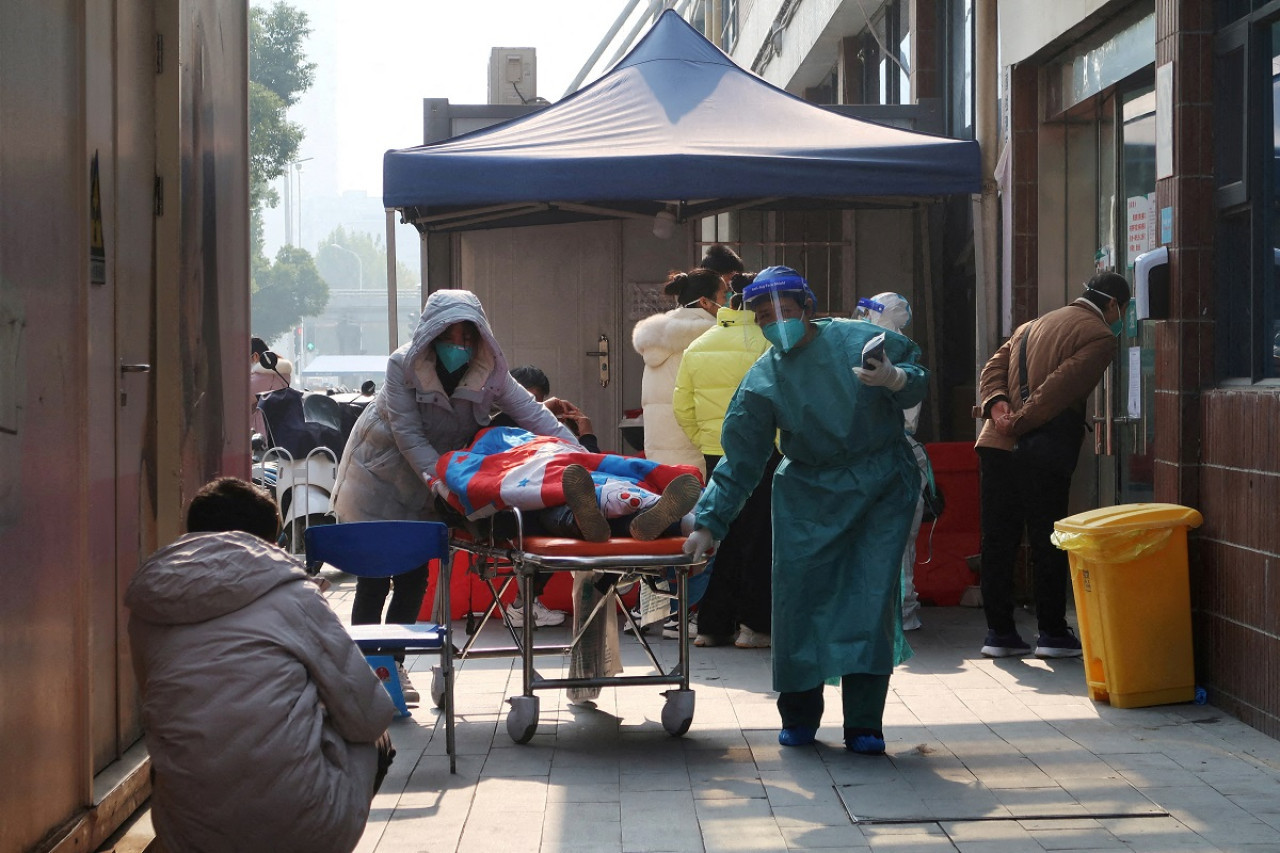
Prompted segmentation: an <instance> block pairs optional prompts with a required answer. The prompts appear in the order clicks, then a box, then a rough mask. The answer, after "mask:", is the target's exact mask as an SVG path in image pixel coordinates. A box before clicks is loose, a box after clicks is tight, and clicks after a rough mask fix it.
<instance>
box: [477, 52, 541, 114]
mask: <svg viewBox="0 0 1280 853" xmlns="http://www.w3.org/2000/svg"><path fill="white" fill-rule="evenodd" d="M537 97H538V59H537V56H536V52H535V51H534V49H533V48H531V47H495V48H492V49H491V50H490V51H489V103H490V104H516V105H519V104H528V103H532V102H533V100H534V99H535V98H537Z"/></svg>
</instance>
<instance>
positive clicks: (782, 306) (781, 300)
mask: <svg viewBox="0 0 1280 853" xmlns="http://www.w3.org/2000/svg"><path fill="white" fill-rule="evenodd" d="M744 297H745V298H746V300H747V305H748V307H749V308H750V309H751V311H752V312H753V313H754V314H755V317H756V325H758V326H760V330H761V332H763V333H764V336H765V339H766V340H768V341H769V343H770V344H772V345H773V346H774V347H776V348H777V349H778V350H779V351H780V352H782V353H784V354H785V353H787V352H790V351H791V350H792V349H793V348H794V347H795V346H796V345H797V344H799V343H800V341H801V339H803V338H804V336H805V332H806V331H807V328H808V324H807V322H806V321H807V319H808V316H807V315H808V313H809V312H808V311H807V310H806V308H810V309H811V308H812V306H813V298H812V291H810V290H809V288H808V286H807V285H806V284H805V282H804V279H802V278H800V276H799V275H798V274H792V275H791V276H784V277H780V278H777V279H773V280H766V281H764V282H761V280H760V278H759V277H757V279H756V281H755V282H753V283H752V284H751V285H749V286H748V287H747V289H746V292H745V293H744Z"/></svg>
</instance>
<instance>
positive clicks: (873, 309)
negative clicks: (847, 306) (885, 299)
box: [853, 296, 884, 326]
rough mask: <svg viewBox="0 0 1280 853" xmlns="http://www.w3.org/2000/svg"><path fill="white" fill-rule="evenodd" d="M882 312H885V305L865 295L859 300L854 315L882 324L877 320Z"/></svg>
mask: <svg viewBox="0 0 1280 853" xmlns="http://www.w3.org/2000/svg"><path fill="white" fill-rule="evenodd" d="M882 314H884V306H883V305H882V304H880V303H879V302H876V301H875V300H874V299H868V298H867V297H865V296H864V297H862V298H861V299H859V300H858V310H857V311H856V312H855V313H854V315H853V316H854V317H855V318H857V319H859V320H866V321H867V322H869V323H876V325H877V326H878V325H880V324H879V323H877V322H876V321H877V320H879V319H880V316H881V315H882Z"/></svg>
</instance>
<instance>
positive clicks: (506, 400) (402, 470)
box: [333, 290, 577, 521]
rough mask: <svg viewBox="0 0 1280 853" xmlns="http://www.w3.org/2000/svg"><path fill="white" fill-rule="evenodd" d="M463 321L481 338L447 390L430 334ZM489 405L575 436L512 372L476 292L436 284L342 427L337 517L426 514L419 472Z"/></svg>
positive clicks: (529, 424)
mask: <svg viewBox="0 0 1280 853" xmlns="http://www.w3.org/2000/svg"><path fill="white" fill-rule="evenodd" d="M466 320H469V321H470V322H472V323H474V324H475V325H476V328H477V329H479V330H480V338H481V344H480V346H478V347H477V348H476V352H475V354H474V355H473V356H472V359H471V362H470V366H469V367H468V369H467V372H466V373H465V374H464V375H463V377H462V381H461V382H460V383H459V384H458V387H457V388H456V389H455V390H454V392H453V394H452V396H449V395H446V394H445V393H444V387H443V386H442V385H441V383H440V377H439V376H437V375H436V353H435V348H434V347H432V346H431V343H432V341H434V340H435V339H436V338H437V337H439V336H440V333H441V332H443V331H444V330H445V329H446V328H448V327H449V326H450V325H452V324H453V323H458V322H462V321H466ZM495 410H498V411H502V412H505V413H506V414H508V415H510V416H511V418H512V420H514V421H515V422H516V424H517V425H518V426H520V427H523V428H524V429H527V430H529V431H530V432H532V433H537V434H538V435H554V436H559V437H560V438H563V439H565V440H566V441H570V442H572V443H573V444H575V445H576V444H577V440H576V439H575V438H574V436H573V433H571V432H569V430H568V429H566V428H565V427H564V425H563V424H561V423H560V421H558V420H556V417H555V416H554V415H552V414H551V412H549V411H547V408H546V407H545V406H543V405H542V404H541V403H539V402H538V401H536V400H534V399H533V395H532V394H530V393H529V392H528V391H526V390H525V389H524V388H522V387H521V386H520V383H518V382H516V381H515V380H514V379H512V378H511V374H510V373H508V372H507V359H506V357H505V356H504V355H503V354H502V348H501V347H499V346H498V342H497V340H496V339H495V338H494V336H493V331H492V330H491V329H490V328H489V322H488V320H486V319H485V316H484V309H483V308H481V307H480V300H479V299H477V298H476V296H475V294H473V293H471V292H469V291H465V290H437V291H436V292H435V293H432V294H431V295H430V296H429V297H427V302H426V305H425V306H423V309H422V319H421V320H420V321H419V323H418V327H417V329H415V330H414V333H413V340H412V341H410V342H409V343H407V344H405V345H404V346H402V347H400V349H398V350H396V351H395V352H394V353H392V354H391V357H390V358H389V359H388V360H387V377H386V381H385V382H383V384H382V388H380V389H379V390H378V396H377V397H375V398H374V401H373V402H372V403H370V404H369V405H368V406H366V407H365V410H364V412H363V413H362V414H361V415H360V419H359V420H357V421H356V425H355V427H354V428H353V429H352V430H351V437H350V438H349V439H348V440H347V447H346V450H344V451H343V454H342V462H341V463H340V464H339V465H338V477H337V484H336V485H335V486H334V492H333V509H334V512H335V513H336V514H337V516H338V519H339V520H340V521H383V520H396V519H403V520H414V519H430V518H434V513H433V512H432V510H431V506H430V503H429V499H430V495H431V493H430V490H429V489H428V488H427V482H426V479H425V478H424V473H425V472H428V471H434V470H435V466H436V460H437V459H439V458H440V455H441V454H442V453H447V452H448V451H450V450H460V449H462V448H463V447H466V446H467V445H468V444H470V443H471V441H472V439H474V438H475V435H476V433H477V432H479V431H480V429H481V427H485V426H488V425H489V421H490V415H491V414H492V413H493V412H494V411H495Z"/></svg>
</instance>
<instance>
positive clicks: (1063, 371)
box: [973, 299, 1116, 450]
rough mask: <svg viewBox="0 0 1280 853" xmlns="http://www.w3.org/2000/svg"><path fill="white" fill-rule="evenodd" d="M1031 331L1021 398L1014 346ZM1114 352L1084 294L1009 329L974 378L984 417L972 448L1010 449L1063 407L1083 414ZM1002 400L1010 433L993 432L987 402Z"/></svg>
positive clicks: (979, 413) (978, 413) (977, 410)
mask: <svg viewBox="0 0 1280 853" xmlns="http://www.w3.org/2000/svg"><path fill="white" fill-rule="evenodd" d="M1028 331H1030V332H1031V338H1030V344H1031V345H1030V346H1029V347H1028V348H1027V374H1028V378H1027V390H1028V392H1029V396H1028V397H1027V401H1026V402H1025V403H1024V402H1023V401H1022V394H1021V390H1020V389H1021V384H1022V368H1021V366H1020V365H1019V363H1018V362H1019V357H1018V347H1019V345H1020V344H1021V342H1022V339H1023V338H1024V337H1025V336H1026V335H1027V332H1028ZM1115 354H1116V338H1115V335H1113V334H1111V330H1110V329H1109V328H1107V323H1106V321H1105V320H1103V319H1102V312H1101V311H1100V310H1099V309H1098V308H1097V306H1095V305H1094V304H1093V303H1092V302H1090V301H1089V300H1087V299H1077V300H1076V301H1075V302H1072V303H1071V304H1070V305H1067V306H1064V307H1062V308H1058V309H1057V310H1054V311H1050V312H1049V313H1047V314H1045V315H1044V316H1042V317H1040V318H1039V319H1038V320H1032V321H1031V322H1030V323H1024V324H1022V325H1021V326H1019V327H1018V328H1017V329H1015V330H1014V332H1013V335H1012V336H1010V338H1009V340H1007V341H1005V343H1004V345H1003V346H1001V347H1000V349H998V350H996V352H995V355H993V356H991V358H989V359H987V363H986V365H985V366H984V367H983V368H982V375H981V377H980V378H979V387H978V391H979V398H980V399H981V401H982V402H981V404H980V405H979V406H975V407H974V410H973V416H974V417H975V418H987V421H986V423H984V424H983V425H982V432H981V433H980V434H979V435H978V442H977V446H978V447H993V448H998V449H1000V450H1012V449H1013V445H1014V443H1015V442H1017V440H1018V436H1020V435H1023V434H1025V433H1027V432H1030V431H1031V430H1033V429H1035V428H1036V427H1039V426H1043V425H1044V424H1046V423H1048V422H1049V421H1050V420H1052V419H1053V418H1054V417H1056V416H1057V415H1058V414H1059V413H1061V412H1063V411H1065V410H1066V409H1067V408H1074V409H1076V410H1077V411H1079V412H1080V413H1081V414H1082V415H1083V414H1084V408H1085V401H1086V400H1087V398H1088V396H1089V392H1091V391H1092V390H1093V389H1094V387H1095V386H1096V385H1097V384H1098V382H1099V381H1101V379H1102V374H1103V373H1105V372H1106V370H1107V365H1109V364H1110V363H1111V359H1112V358H1114V357H1115ZM1001 399H1003V400H1006V401H1008V403H1009V408H1010V409H1011V410H1012V412H1013V419H1012V424H1013V432H1014V434H1013V435H1011V436H1005V435H1001V434H1000V433H998V432H996V430H995V427H994V426H992V423H991V420H990V414H991V406H992V405H993V404H995V403H996V402H997V401H999V400H1001Z"/></svg>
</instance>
